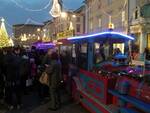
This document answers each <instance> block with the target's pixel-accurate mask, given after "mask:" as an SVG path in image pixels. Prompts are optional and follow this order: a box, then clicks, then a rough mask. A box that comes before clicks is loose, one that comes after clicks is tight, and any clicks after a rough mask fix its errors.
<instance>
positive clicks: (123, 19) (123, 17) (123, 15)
mask: <svg viewBox="0 0 150 113" xmlns="http://www.w3.org/2000/svg"><path fill="white" fill-rule="evenodd" d="M124 24H125V11H122V26H124Z"/></svg>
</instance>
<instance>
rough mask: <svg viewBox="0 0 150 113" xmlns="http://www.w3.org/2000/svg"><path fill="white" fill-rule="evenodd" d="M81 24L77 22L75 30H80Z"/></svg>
mask: <svg viewBox="0 0 150 113" xmlns="http://www.w3.org/2000/svg"><path fill="white" fill-rule="evenodd" d="M80 28H81V25H80V24H77V32H80Z"/></svg>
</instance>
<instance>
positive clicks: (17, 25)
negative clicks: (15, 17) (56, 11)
mask: <svg viewBox="0 0 150 113" xmlns="http://www.w3.org/2000/svg"><path fill="white" fill-rule="evenodd" d="M20 26H34V27H43V26H44V25H37V24H15V25H13V27H20Z"/></svg>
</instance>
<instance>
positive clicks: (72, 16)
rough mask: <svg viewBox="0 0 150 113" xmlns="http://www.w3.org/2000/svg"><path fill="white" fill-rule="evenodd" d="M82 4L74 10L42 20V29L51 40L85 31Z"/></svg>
mask: <svg viewBox="0 0 150 113" xmlns="http://www.w3.org/2000/svg"><path fill="white" fill-rule="evenodd" d="M84 12H85V11H84V6H81V7H80V8H78V9H77V10H75V11H67V12H63V13H62V15H61V16H60V17H57V18H53V19H51V20H49V21H47V22H44V23H45V25H44V29H47V35H48V37H50V38H51V39H52V40H57V39H63V38H67V37H71V36H74V35H81V34H83V33H85V27H84V26H85V21H84V20H85V15H84V14H85V13H84Z"/></svg>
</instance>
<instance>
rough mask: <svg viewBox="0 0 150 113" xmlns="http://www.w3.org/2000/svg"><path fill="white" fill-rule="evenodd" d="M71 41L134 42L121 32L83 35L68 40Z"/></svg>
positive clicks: (130, 37)
mask: <svg viewBox="0 0 150 113" xmlns="http://www.w3.org/2000/svg"><path fill="white" fill-rule="evenodd" d="M67 40H69V41H88V40H94V41H106V40H109V41H111V42H114V43H115V42H124V41H128V40H134V38H133V37H132V36H129V35H125V34H122V33H119V32H113V31H108V32H100V33H95V34H89V35H82V36H75V37H70V38H67Z"/></svg>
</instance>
